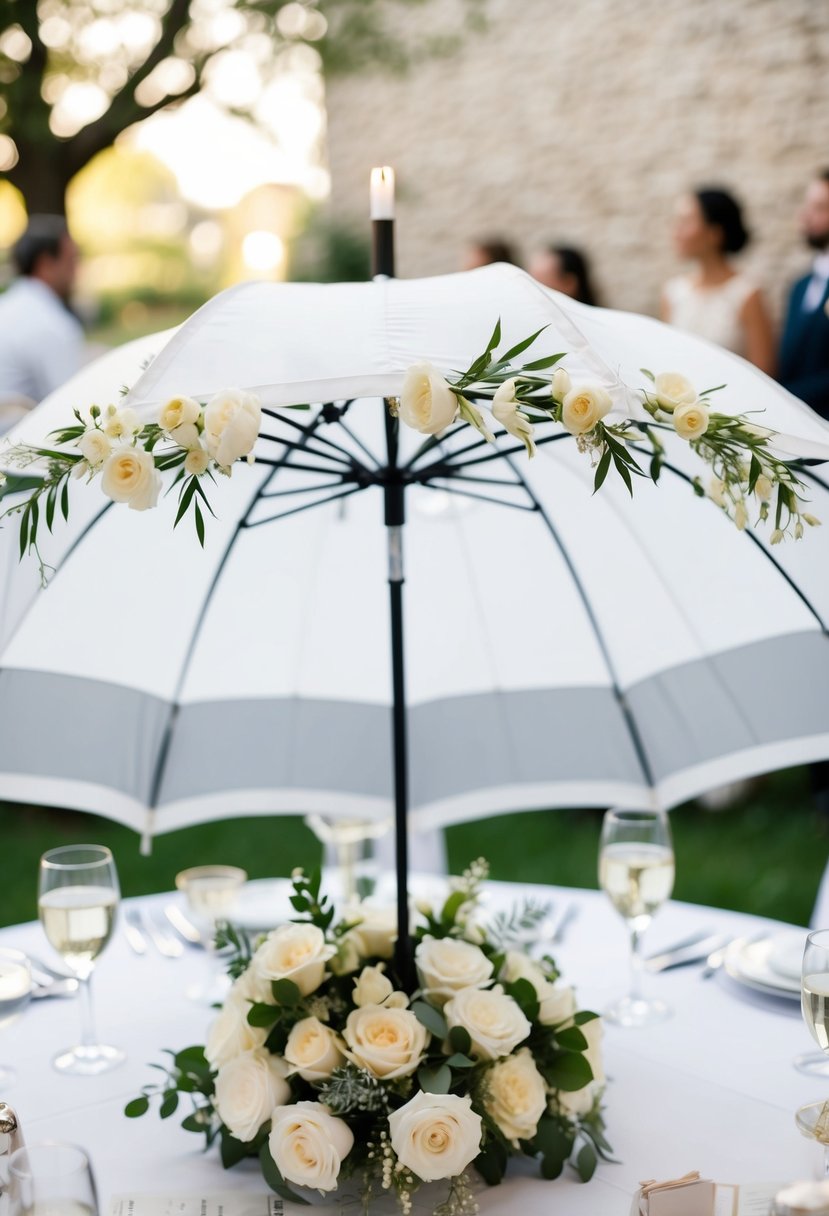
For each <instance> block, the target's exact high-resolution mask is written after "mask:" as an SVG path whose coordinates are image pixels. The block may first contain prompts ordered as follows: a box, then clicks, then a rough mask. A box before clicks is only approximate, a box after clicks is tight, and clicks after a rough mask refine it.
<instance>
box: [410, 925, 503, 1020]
mask: <svg viewBox="0 0 829 1216" xmlns="http://www.w3.org/2000/svg"><path fill="white" fill-rule="evenodd" d="M415 963H416V964H417V975H418V979H419V980H420V986H421V988H423V989H424V990H425V991H426V992H427V993H428V995H429V997H430V999H431V1000H433V1001H435V1002H436V1003H438V1004H443V1003H444V1002H445V1001H448V1000H449V998H450V997H451V996H454V995H455V993H457V992H460V991H461V989H462V988H482V987H483V986H484V984H488V983H489V981H490V980H491V979H492V963H491V962H490V960H489V959H488V958H487V956H486V955H485V954H484V952H483V950H481V949H480V948H479V947H478V946H473V945H472V944H471V942H462V941H457V940H456V939H455V938H453V937H444V938H434V937H425V938H424V939H423V941H422V942H420V943H419V944H418V947H417V949H416V950H415Z"/></svg>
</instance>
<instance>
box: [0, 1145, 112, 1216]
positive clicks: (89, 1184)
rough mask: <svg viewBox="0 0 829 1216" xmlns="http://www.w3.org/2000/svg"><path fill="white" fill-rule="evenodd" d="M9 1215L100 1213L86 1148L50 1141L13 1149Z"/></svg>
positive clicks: (87, 1215) (92, 1215) (95, 1215)
mask: <svg viewBox="0 0 829 1216" xmlns="http://www.w3.org/2000/svg"><path fill="white" fill-rule="evenodd" d="M9 1216H98V1201H97V1197H96V1193H95V1180H94V1178H93V1176H92V1167H91V1166H90V1164H89V1160H88V1158H87V1156H86V1153H85V1152H84V1151H83V1149H80V1148H76V1147H75V1145H74V1144H60V1143H57V1142H49V1141H47V1142H44V1143H43V1144H30V1145H28V1146H27V1147H24V1148H19V1149H18V1150H17V1151H16V1152H14V1153H12V1155H11V1157H10V1158H9Z"/></svg>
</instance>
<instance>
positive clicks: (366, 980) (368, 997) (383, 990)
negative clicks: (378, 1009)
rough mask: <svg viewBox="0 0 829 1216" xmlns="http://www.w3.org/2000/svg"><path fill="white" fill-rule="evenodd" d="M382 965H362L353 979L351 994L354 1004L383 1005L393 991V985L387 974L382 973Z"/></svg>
mask: <svg viewBox="0 0 829 1216" xmlns="http://www.w3.org/2000/svg"><path fill="white" fill-rule="evenodd" d="M383 970H384V965H383V963H380V964H378V966H376V967H363V970H362V971H361V972H360V975H359V978H358V979H356V980H355V981H354V991H353V993H352V994H351V996H352V1000H353V1001H354V1004H355V1005H357V1006H358V1007H359V1006H361V1005H383V1004H385V1002H386V1001H387V1000H388V998H389V997H390V996H391V994H392V993H393V992H394V985H393V984H392V982H391V980H390V979H389V978H388V976H386V975H383Z"/></svg>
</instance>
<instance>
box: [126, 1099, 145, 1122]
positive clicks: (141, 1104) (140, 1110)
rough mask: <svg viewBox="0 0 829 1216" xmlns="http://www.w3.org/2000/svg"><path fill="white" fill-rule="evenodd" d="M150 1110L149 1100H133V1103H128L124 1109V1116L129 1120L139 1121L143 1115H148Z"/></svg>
mask: <svg viewBox="0 0 829 1216" xmlns="http://www.w3.org/2000/svg"><path fill="white" fill-rule="evenodd" d="M149 1109H150V1099H149V1098H133V1100H132V1102H128V1103H127V1105H126V1106H125V1107H124V1114H125V1115H126V1116H127V1118H128V1119H138V1118H140V1117H141V1115H146V1113H147V1111H148V1110H149Z"/></svg>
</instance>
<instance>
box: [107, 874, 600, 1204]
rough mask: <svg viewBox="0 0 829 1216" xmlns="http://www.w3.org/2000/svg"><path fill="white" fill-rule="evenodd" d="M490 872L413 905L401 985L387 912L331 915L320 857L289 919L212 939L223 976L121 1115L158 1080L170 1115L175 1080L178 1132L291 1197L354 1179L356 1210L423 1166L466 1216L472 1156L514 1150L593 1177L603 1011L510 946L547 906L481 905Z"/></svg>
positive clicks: (490, 1165)
mask: <svg viewBox="0 0 829 1216" xmlns="http://www.w3.org/2000/svg"><path fill="white" fill-rule="evenodd" d="M486 875H487V866H486V863H484V862H483V861H478V862H475V863H474V864H473V865H472V866H470V867H469V869H468V870H467V871H466V873H465V874H464V876H463V877H462V878H461V879H458V880H455V885H454V889H453V890H452V891H451V893H450V894H449V896H448V898H447V899H446V901H445V903H444V904H443V906H442V907H441V908H439V909H433V908H431V907H424V906H421V909H420V914H421V918H422V920H421V923H420V925H419V926H418V928H417V929H416V932H415V939H416V943H417V945H416V949H415V961H416V965H417V976H418V981H417V982H418V988H417V990H416V991H414V992H412V991H405V990H404V988H403V985H402V984H401V982H400V978H399V977H398V976H396V975H395V972H394V963H393V961H392V956H393V947H394V939H395V929H396V920H395V913H394V909H392V908H388V909H381V908H372V907H369V906H367V905H358V906H356V907H353V908H347V909H345V910H344V915H343V917H342V918H341V919H340V920H339V921H336V922H335V913H334V909H333V907H331V906H330V905H329V904H328V901H327V899H326V897H324V896H320V880H319V874H316V875H314V876H313V877H311V878H308V877H306V876H305V875H304V874H303V873H302V871H297V872H295V875H294V884H293V885H294V894H293V897H292V900H291V902H292V904H293V907H294V909H295V911H296V916H295V918H294V920H293V921H291V922H289V923H287V924H284V925H282V926H280V927H279V928H278V929H276V930H274V931H273V932H272V933H269V934H268V935H267V936H266V937H264V938H263V939H262V940H261V941H260V943H259V944H258V946H257V947H256V949H255V951H254V952H253V954H252V956H251V955H250V953H249V951H246V949H245V943H244V942H243V940H242V939H241V938H240V937H239V936H238V935H237V934H236V933H235V932H234V931H233V930H230V929H229V928H228V929H227V930H225V932H224V934H223V935H222V936H221V937H220V939H219V943H220V944H222V943H224V944H227V943H228V942H230V943H232V944H233V946H234V948H235V954H234V958H233V963H232V967H231V974H233V975H235V979H234V983H233V986H232V989H231V992H230V995H229V996H228V997H227V999H226V1001H225V1004H224V1006H223V1008H222V1010H221V1012H220V1013H219V1014H218V1016H217V1018H216V1020H215V1021H214V1022H213V1025H212V1026H211V1028H210V1031H209V1034H208V1038H207V1043H206V1046H205V1047H204V1048H202V1047H189V1048H185V1049H184V1050H183V1051H179V1052H177V1053H171V1054H173V1063H172V1066H171V1067H169V1068H166V1069H164V1071H165V1072H166V1077H165V1079H164V1081H162V1082H161V1083H160V1084H158V1085H148V1086H145V1087H144V1091H143V1093H142V1095H141V1096H140V1097H138V1098H135V1099H134V1100H133V1101H132V1102H130V1103H129V1104H128V1105H127V1107H126V1111H125V1113H126V1114H127V1115H128V1116H131V1117H137V1116H140V1115H143V1114H144V1113H145V1112H146V1111H147V1110H148V1108H149V1105H150V1101H151V1098H153V1097H154V1096H158V1097H159V1098H160V1107H159V1113H160V1115H161V1117H162V1118H167V1117H169V1116H170V1115H172V1114H173V1113H174V1111H175V1110H176V1108H177V1106H178V1102H179V1097H180V1095H182V1094H185V1095H189V1096H190V1098H191V1099H192V1101H193V1110H192V1112H191V1113H190V1114H188V1115H187V1116H186V1118H185V1119H184V1121H183V1124H182V1126H183V1127H184V1128H185V1129H187V1130H188V1131H192V1132H198V1133H201V1134H203V1135H205V1137H206V1139H207V1144H208V1145H210V1144H212V1143H213V1142H214V1141H215V1140H216V1139H217V1138H218V1140H219V1142H220V1147H221V1158H222V1163H223V1165H224V1166H225V1167H226V1168H228V1167H230V1166H233V1165H235V1164H237V1162H239V1161H241V1160H243V1159H244V1158H246V1157H258V1158H259V1162H260V1165H261V1169H262V1173H263V1175H264V1178H265V1180H266V1181H267V1183H268V1184H269V1185H270V1186H271V1187H272V1189H273V1190H275V1191H276V1192H277V1193H278V1194H280V1195H282V1196H283V1197H284V1198H287V1199H293V1200H297V1199H299V1200H300V1202H302V1201H303V1198H302V1196H297V1194H296V1192H295V1191H294V1190H293V1189H292V1188H293V1187H301V1188H309V1189H312V1190H315V1191H319V1192H321V1193H322V1194H324V1195H328V1194H331V1193H332V1192H334V1193H335V1197H337V1195H336V1193H337V1192H339V1193H340V1194H342V1189H343V1184H344V1183H345V1182H346V1180H354V1182H355V1183H356V1185H357V1187H358V1189H359V1191H360V1194H361V1197H362V1200H363V1204H364V1210H366V1209H368V1207H369V1205H370V1204H371V1201H372V1199H373V1198H376V1197H378V1196H380V1195H382V1194H383V1193H384V1192H385V1193H393V1194H395V1195H396V1197H397V1199H398V1202H399V1206H400V1209H401V1211H402V1212H403V1213H404V1216H406V1214H407V1213H409V1212H411V1210H412V1197H413V1195H414V1194H415V1192H416V1191H417V1189H418V1188H419V1186H420V1185H421V1183H424V1182H444V1183H445V1184H446V1189H447V1195H446V1199H445V1201H444V1202H442V1203H440V1204H439V1206H438V1207H437V1208H436V1209H435V1211H436V1212H438V1213H440V1214H441V1216H464V1214H467V1213H472V1212H475V1211H477V1204H476V1202H475V1198H474V1193H473V1190H472V1186H471V1179H470V1176H469V1173H468V1171H469V1170H470V1168H474V1169H475V1170H476V1171H477V1172H478V1173H479V1174H480V1175H481V1176H482V1177H483V1179H484V1180H485V1182H487V1183H489V1184H492V1185H494V1184H496V1183H498V1182H500V1181H501V1179H502V1178H503V1176H504V1173H505V1171H506V1168H507V1162H508V1160H509V1158H510V1157H514V1156H524V1157H529V1158H534V1159H536V1160H537V1161H538V1163H539V1168H540V1172H541V1174H542V1176H543V1177H545V1178H548V1179H552V1178H556V1177H558V1176H559V1174H561V1172H562V1171H563V1170H564V1168H565V1166H566V1165H567V1163H568V1162H569V1163H570V1165H571V1166H572V1167H573V1168H574V1169H575V1171H576V1172H577V1173H578V1175H579V1176H580V1177H581V1178H582V1180H583V1181H585V1182H587V1181H589V1179H590V1178H591V1177H592V1175H593V1172H594V1170H595V1168H596V1164H597V1161H598V1159H599V1157H604V1158H606V1159H608V1160H610V1159H611V1158H610V1157H609V1153H610V1146H609V1145H608V1143H607V1141H606V1139H605V1136H604V1123H603V1119H602V1111H601V1097H602V1092H603V1089H604V1073H603V1070H602V1062H601V1051H600V1039H601V1021H600V1019H599V1018H598V1017H597V1015H596V1014H594V1013H589V1012H587V1011H578V1010H577V1007H576V1000H575V994H574V992H573V989H572V988H570V987H568V986H566V985H564V984H562V983H560V982H559V973H558V970H557V968H556V966H555V963H554V962H553V960H552V959H550V958H544V959H542V960H541V961H540V962H534V961H532V960H531V959H530V958H529V957H528V955H527V953H526V952H525V951H526V941H527V936H528V933H531V932H532V931H533V930H534V929H535V930H538V929H539V927H540V925H541V922H542V921H543V919H544V917H545V916H546V915H547V913H548V909H547V908H546V907H543V906H540V905H537V904H535V905H534V904H528V905H525V907H524V908H523V909H522V910H514V911H513V913H512V915H506V914H502V915H500V916H499V917H496V918H495V920H494V921H493V922H492V923H491V924H489V925H483V924H482V923H481V922H480V920H479V918H478V916H477V909H476V904H477V900H478V896H479V893H480V886H481V883H482V881H483V880H484V879H485V877H486ZM518 942H521V943H523V947H524V948H523V949H522V950H517V949H514V948H513V947H514V946H515V945H516V943H518ZM345 1189H346V1190H347V1189H348V1188H347V1187H345Z"/></svg>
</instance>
